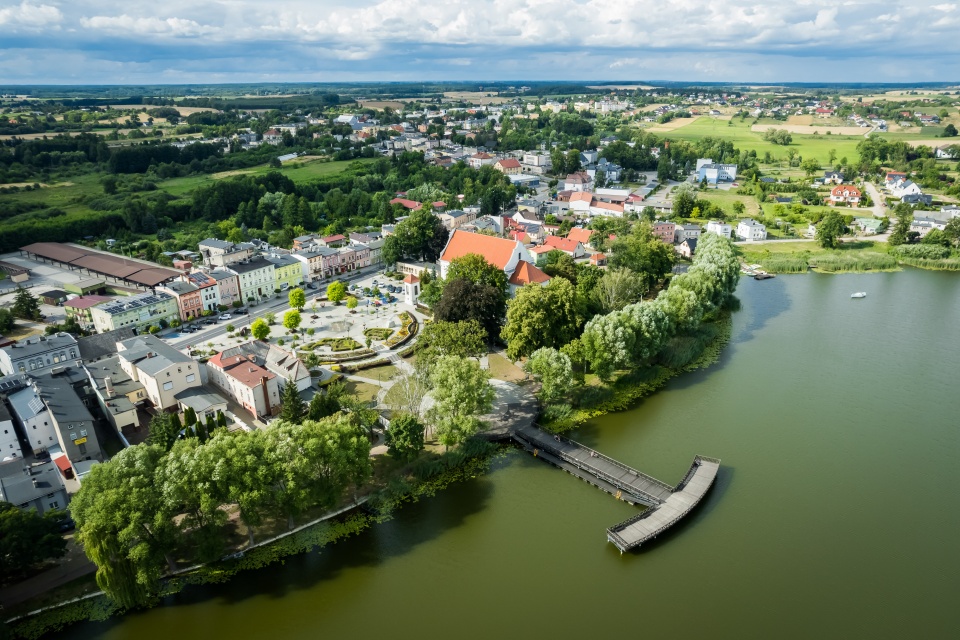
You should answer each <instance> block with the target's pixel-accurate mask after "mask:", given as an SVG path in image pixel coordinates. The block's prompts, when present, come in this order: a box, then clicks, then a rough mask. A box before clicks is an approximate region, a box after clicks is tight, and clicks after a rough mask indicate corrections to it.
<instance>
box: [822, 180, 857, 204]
mask: <svg viewBox="0 0 960 640" xmlns="http://www.w3.org/2000/svg"><path fill="white" fill-rule="evenodd" d="M860 196H861V193H860V189H858V188H856V187H855V186H853V185H851V184H839V185H837V186H835V187H834V188H833V189H831V190H830V199H829V200H828V201H827V202H828V204H838V203H847V204H850V205H857V204H860Z"/></svg>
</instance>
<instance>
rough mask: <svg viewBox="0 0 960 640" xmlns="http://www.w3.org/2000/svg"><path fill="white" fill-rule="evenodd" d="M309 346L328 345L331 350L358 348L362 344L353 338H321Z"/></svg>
mask: <svg viewBox="0 0 960 640" xmlns="http://www.w3.org/2000/svg"><path fill="white" fill-rule="evenodd" d="M314 345H316V346H314ZM310 347H311V348H316V347H330V349H331V350H332V351H353V350H354V349H360V348H361V347H363V345H362V344H360V343H359V342H357V341H356V340H354V339H353V338H323V339H322V340H317V341H316V342H314V343H311V345H310Z"/></svg>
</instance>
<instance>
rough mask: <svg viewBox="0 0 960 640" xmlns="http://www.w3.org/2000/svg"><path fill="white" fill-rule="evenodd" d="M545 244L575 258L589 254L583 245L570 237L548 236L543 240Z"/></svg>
mask: <svg viewBox="0 0 960 640" xmlns="http://www.w3.org/2000/svg"><path fill="white" fill-rule="evenodd" d="M543 246H545V247H550V248H551V249H556V250H557V251H562V252H564V253H565V254H567V255H568V256H570V257H571V258H573V259H574V260H576V259H578V258H584V257H586V255H587V251H586V249H584V248H583V245H582V244H581V243H580V242H578V241H577V240H574V239H573V238H569V237H567V238H561V237H560V236H547V237H546V238H545V239H544V241H543Z"/></svg>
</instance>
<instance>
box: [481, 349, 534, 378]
mask: <svg viewBox="0 0 960 640" xmlns="http://www.w3.org/2000/svg"><path fill="white" fill-rule="evenodd" d="M487 361H488V362H489V363H490V377H492V378H496V379H497V380H504V381H506V382H518V381H520V380H524V379H526V374H525V373H524V372H523V370H522V369H521V368H520V367H518V366H517V365H515V364H513V363H512V362H510V361H509V360H508V359H506V358H504V357H503V356H501V355H500V354H498V353H491V354H490V355H489V356H487Z"/></svg>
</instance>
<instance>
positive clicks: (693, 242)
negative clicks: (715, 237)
mask: <svg viewBox="0 0 960 640" xmlns="http://www.w3.org/2000/svg"><path fill="white" fill-rule="evenodd" d="M676 249H677V253H679V254H680V255H681V256H683V257H684V258H686V259H687V260H690V259H692V258H693V254H694V253H695V252H696V250H697V239H696V238H687V239H686V240H684V241H683V242H681V243H680V244H678V245H677V247H676Z"/></svg>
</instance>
